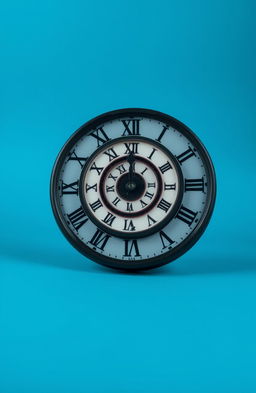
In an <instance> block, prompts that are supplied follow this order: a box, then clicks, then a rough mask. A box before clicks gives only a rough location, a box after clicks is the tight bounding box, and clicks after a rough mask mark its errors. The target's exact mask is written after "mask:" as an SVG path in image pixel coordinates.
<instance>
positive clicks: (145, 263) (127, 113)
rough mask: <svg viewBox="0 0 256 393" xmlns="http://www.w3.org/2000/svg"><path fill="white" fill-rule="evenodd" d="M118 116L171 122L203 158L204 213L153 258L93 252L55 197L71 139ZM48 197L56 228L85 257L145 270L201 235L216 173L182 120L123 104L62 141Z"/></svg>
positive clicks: (177, 253)
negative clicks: (188, 230)
mask: <svg viewBox="0 0 256 393" xmlns="http://www.w3.org/2000/svg"><path fill="white" fill-rule="evenodd" d="M122 117H130V118H133V117H146V118H151V119H155V120H158V121H161V122H163V123H165V124H166V125H167V126H171V127H173V128H175V129H176V130H177V131H179V132H181V133H182V134H184V135H185V136H186V138H187V139H188V140H190V141H191V143H192V144H193V145H194V146H195V147H196V149H197V150H198V151H199V152H200V156H201V159H202V160H203V162H204V166H205V170H206V173H207V179H208V195H209V196H208V198H207V200H206V203H205V210H204V213H203V215H202V217H201V219H200V221H199V223H198V224H197V226H196V227H195V229H194V230H193V231H192V232H191V233H190V235H189V236H188V237H187V238H186V239H185V240H183V241H182V242H181V243H180V244H179V245H178V246H176V247H175V248H174V249H170V250H169V251H168V252H166V253H164V254H161V255H158V256H156V257H153V258H148V259H142V260H137V261H128V260H127V261H126V260H120V259H119V260H117V259H115V258H111V257H107V256H105V255H102V254H100V253H97V252H95V251H94V250H92V249H91V248H89V247H88V246H86V244H84V243H83V242H82V241H81V240H80V239H79V238H78V237H77V236H75V234H74V233H73V231H72V230H71V229H70V227H69V226H68V225H67V223H66V221H65V219H64V217H63V214H62V211H61V207H60V203H59V198H58V179H59V174H60V171H61V169H62V166H63V163H64V161H65V159H66V156H67V154H68V153H69V152H70V150H71V148H72V147H73V146H74V145H75V143H76V142H77V141H78V140H79V139H80V138H81V137H82V136H85V135H87V134H89V132H91V131H92V130H93V129H95V128H96V127H98V126H100V125H101V124H103V123H105V122H108V121H111V120H115V119H117V118H122ZM50 199H51V205H52V209H53V213H54V216H55V219H56V221H57V224H58V226H59V228H60V229H61V231H62V233H63V234H64V236H65V237H66V238H67V240H68V241H69V242H70V243H71V244H72V245H73V246H74V247H75V248H76V249H77V250H78V251H79V252H80V253H82V254H83V255H85V256H86V257H87V258H89V259H91V260H93V261H94V262H97V263H99V264H101V265H105V266H108V267H111V268H115V269H125V270H140V269H141V270H145V269H151V268H154V267H159V266H162V265H165V264H167V263H170V262H172V261H174V260H175V259H177V258H179V257H180V256H182V255H183V254H184V253H185V252H187V251H188V250H189V249H190V248H191V247H192V246H193V245H194V244H195V243H196V242H197V241H198V240H199V238H200V237H201V236H202V234H203V233H204V231H205V229H206V227H207V225H208V223H209V221H210V218H211V216H212V212H213V209H214V205H215V199H216V176H215V170H214V167H213V164H212V161H211V158H210V156H209V154H208V152H207V150H206V148H205V147H204V145H203V144H202V142H201V141H200V140H199V138H198V137H197V136H196V135H195V134H194V132H193V131H192V130H190V129H189V128H188V127H187V126H186V125H185V124H183V123H182V122H180V121H179V120H177V119H175V118H174V117H172V116H169V115H167V114H164V113H162V112H158V111H155V110H151V109H143V108H125V109H118V110H114V111H110V112H106V113H103V114H102V115H100V116H97V117H95V118H93V119H91V120H89V121H88V122H86V123H85V124H84V125H82V126H81V127H80V128H79V129H78V130H77V131H75V132H74V133H73V134H72V135H71V137H70V138H69V139H68V141H67V142H66V143H65V145H64V146H63V148H62V149H61V151H60V153H59V154H58V156H57V159H56V161H55V164H54V167H53V170H52V176H51V182H50Z"/></svg>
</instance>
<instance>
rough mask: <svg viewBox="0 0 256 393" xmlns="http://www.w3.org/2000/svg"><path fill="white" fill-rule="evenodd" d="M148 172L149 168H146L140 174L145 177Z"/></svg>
mask: <svg viewBox="0 0 256 393" xmlns="http://www.w3.org/2000/svg"><path fill="white" fill-rule="evenodd" d="M147 170H148V168H147V167H146V168H145V169H144V170H143V171H142V172H140V174H141V175H143V174H144V173H145V172H146V171H147Z"/></svg>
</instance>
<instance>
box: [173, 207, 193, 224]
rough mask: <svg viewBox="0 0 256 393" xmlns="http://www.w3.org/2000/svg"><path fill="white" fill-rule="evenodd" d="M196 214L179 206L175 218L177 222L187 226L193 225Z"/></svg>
mask: <svg viewBox="0 0 256 393" xmlns="http://www.w3.org/2000/svg"><path fill="white" fill-rule="evenodd" d="M197 213H198V212H194V211H193V210H190V209H188V208H186V207H185V206H181V208H180V210H179V211H178V214H177V215H176V218H178V219H179V220H181V221H183V222H185V223H186V224H188V225H189V226H190V225H191V224H192V223H193V221H194V219H195V218H196V216H197Z"/></svg>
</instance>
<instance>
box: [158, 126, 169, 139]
mask: <svg viewBox="0 0 256 393" xmlns="http://www.w3.org/2000/svg"><path fill="white" fill-rule="evenodd" d="M166 130H168V127H167V126H164V127H163V129H162V131H161V134H160V135H159V137H158V138H157V139H156V141H158V142H161V139H162V138H163V136H164V134H165V132H166Z"/></svg>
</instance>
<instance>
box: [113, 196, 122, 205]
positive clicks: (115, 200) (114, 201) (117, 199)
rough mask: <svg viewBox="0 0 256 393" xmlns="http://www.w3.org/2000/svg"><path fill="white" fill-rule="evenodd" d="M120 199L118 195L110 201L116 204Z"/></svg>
mask: <svg viewBox="0 0 256 393" xmlns="http://www.w3.org/2000/svg"><path fill="white" fill-rule="evenodd" d="M120 201H121V199H120V198H118V197H116V198H115V199H114V200H113V201H112V203H113V205H115V206H116V205H117V204H118V203H119V202H120Z"/></svg>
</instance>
